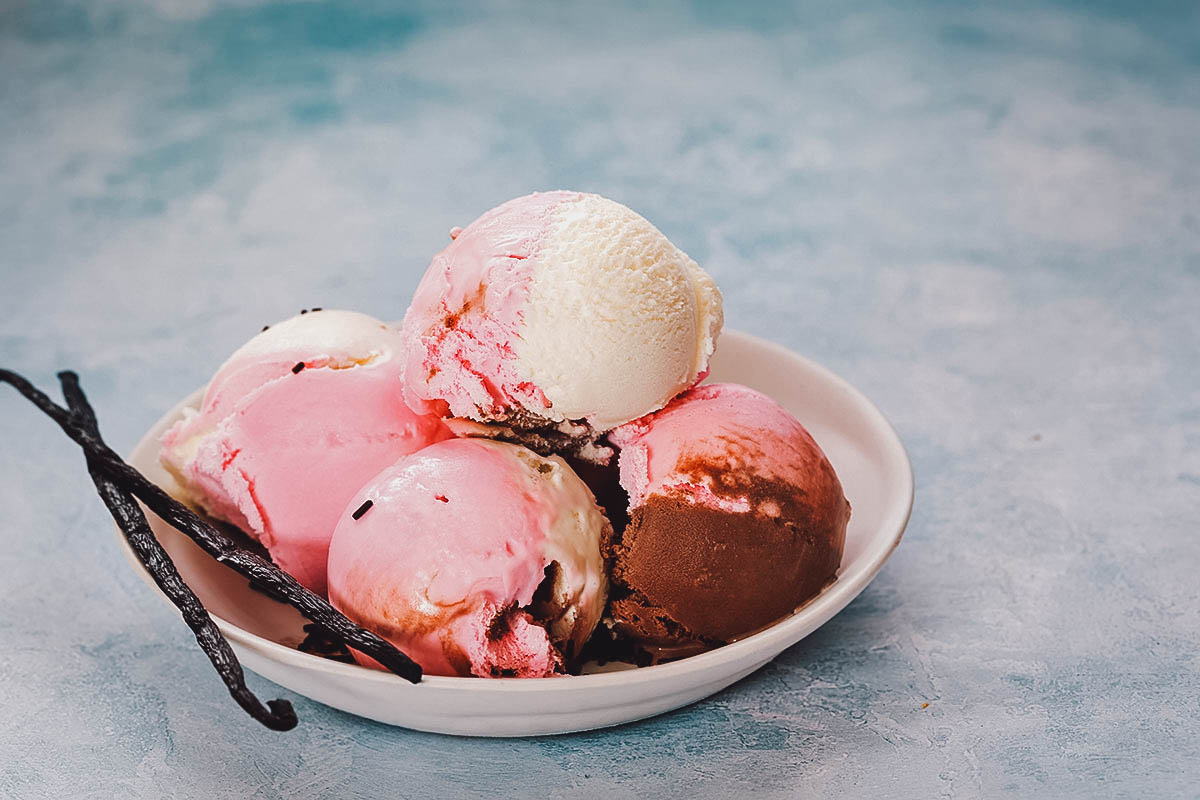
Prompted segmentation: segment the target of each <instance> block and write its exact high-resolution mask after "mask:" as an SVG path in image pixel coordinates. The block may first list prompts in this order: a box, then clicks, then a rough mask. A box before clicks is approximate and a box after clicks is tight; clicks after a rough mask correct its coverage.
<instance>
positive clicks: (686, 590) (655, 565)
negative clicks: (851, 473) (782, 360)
mask: <svg viewBox="0 0 1200 800" xmlns="http://www.w3.org/2000/svg"><path fill="white" fill-rule="evenodd" d="M609 438H610V440H611V441H612V442H613V444H615V445H616V446H617V447H619V448H620V455H619V467H620V478H621V484H622V485H623V486H624V488H625V490H626V491H627V492H628V494H629V498H630V522H629V524H628V526H627V527H626V528H625V530H624V532H623V534H622V535H621V536H620V539H619V540H618V541H616V543H615V547H614V554H615V563H614V567H613V573H612V579H613V590H612V592H613V600H612V603H611V606H610V613H611V615H612V618H613V621H614V625H615V628H616V630H617V632H618V633H620V634H622V635H624V636H626V637H629V638H631V639H633V640H634V641H637V642H639V643H641V644H642V645H644V646H645V647H646V648H647V649H649V650H652V651H653V650H659V651H661V653H662V654H663V655H665V656H667V657H670V656H672V655H686V654H687V653H689V652H698V651H699V650H703V649H707V648H708V647H712V646H716V645H720V644H723V643H725V642H728V641H730V640H732V639H735V638H738V637H740V636H743V635H746V634H748V633H751V632H753V631H755V630H758V629H760V628H763V627H765V626H767V625H769V624H771V623H773V622H775V621H777V620H778V619H780V618H782V617H784V616H786V615H788V614H790V613H791V612H792V611H793V610H795V609H796V608H797V607H798V606H800V605H801V604H803V603H804V602H805V601H806V600H808V599H810V598H811V597H812V596H813V595H815V594H816V593H818V592H819V591H820V590H821V589H822V588H823V587H824V586H825V585H826V584H827V583H829V582H830V581H832V580H833V578H834V577H835V575H836V573H837V569H838V566H839V564H840V563H841V556H842V547H843V544H844V542H845V534H846V525H847V523H848V521H849V518H850V505H849V503H847V501H846V499H845V496H844V495H843V493H842V487H841V484H840V482H839V481H838V478H837V475H836V474H835V473H834V470H833V467H832V466H831V465H830V463H829V461H828V459H827V458H826V457H825V455H824V453H822V451H821V449H820V447H818V446H817V443H816V442H815V441H814V440H813V438H812V437H811V436H810V435H809V434H808V432H807V431H806V430H805V429H804V427H803V426H802V425H801V424H800V423H799V422H797V421H796V419H795V418H793V417H792V416H791V415H790V414H788V413H787V411H786V410H784V409H783V408H782V407H781V406H780V405H778V404H777V403H775V402H774V401H773V400H771V399H770V398H768V397H767V396H765V395H763V394H761V393H759V392H756V391H754V390H752V389H749V388H747V387H745V386H740V385H736V384H711V385H705V386H700V387H697V388H695V389H692V390H691V391H689V392H687V393H685V394H683V395H681V396H680V397H679V398H677V399H676V400H674V401H673V402H672V403H671V404H670V405H668V406H667V407H666V408H665V409H663V410H662V411H659V412H657V413H655V414H651V415H649V416H647V417H645V418H643V419H640V420H637V421H635V422H632V423H630V424H628V425H625V426H623V427H621V428H618V429H616V430H614V431H612V432H611V433H610V434H609Z"/></svg>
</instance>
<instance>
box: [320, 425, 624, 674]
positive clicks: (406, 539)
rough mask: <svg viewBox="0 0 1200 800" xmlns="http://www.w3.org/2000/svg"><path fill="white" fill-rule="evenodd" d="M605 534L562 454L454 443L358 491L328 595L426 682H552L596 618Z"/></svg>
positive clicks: (603, 590)
mask: <svg viewBox="0 0 1200 800" xmlns="http://www.w3.org/2000/svg"><path fill="white" fill-rule="evenodd" d="M610 536H611V527H610V526H609V524H608V520H607V519H606V518H605V517H604V515H603V513H602V512H601V511H600V510H599V509H598V508H597V506H596V503H595V500H594V499H593V497H592V495H591V492H589V491H588V489H587V487H586V486H585V485H584V484H583V482H582V481H581V480H580V479H579V478H578V477H577V476H576V475H575V474H574V473H573V472H572V471H571V470H570V468H569V467H568V466H567V465H566V463H565V462H564V461H563V460H562V459H561V458H558V457H557V456H555V457H550V458H544V457H542V456H539V455H537V454H536V453H534V452H532V451H531V450H528V449H526V448H524V447H521V446H519V445H515V444H509V443H506V442H496V441H490V440H485V439H452V440H449V441H445V442H440V443H438V444H434V445H431V446H430V447H427V448H425V449H424V450H421V451H420V452H418V453H415V454H413V455H410V456H408V457H407V458H404V459H401V460H400V461H399V462H398V463H396V464H395V465H394V466H392V467H389V468H388V469H386V470H384V471H383V472H382V473H381V474H380V475H379V476H378V477H376V478H375V479H374V480H372V481H371V482H370V483H369V484H368V485H367V486H366V487H365V488H363V490H362V491H360V492H359V493H358V494H357V495H355V497H354V499H353V500H352V501H351V502H350V504H349V505H348V506H347V508H346V509H345V511H344V512H343V514H342V517H341V520H340V521H339V522H338V525H337V530H336V532H335V533H334V536H333V542H332V544H331V546H330V551H329V599H330V602H332V603H333V605H334V606H336V607H337V608H338V610H340V611H341V612H342V613H343V614H345V615H346V616H348V617H349V618H350V619H352V620H354V621H355V622H357V623H358V624H360V625H362V626H364V627H366V628H369V629H370V630H373V631H375V632H376V633H378V634H379V635H381V636H383V637H384V638H386V639H388V640H389V641H391V642H393V643H394V644H395V645H396V646H397V647H399V648H401V649H402V650H404V651H405V652H406V653H408V654H409V655H410V656H412V657H413V658H414V659H415V660H416V661H417V662H418V663H419V664H420V665H421V667H422V668H423V669H424V670H425V672H426V673H428V674H431V675H458V676H464V677H465V676H471V675H476V676H481V677H548V676H551V675H556V674H561V673H562V672H563V671H564V670H565V669H567V668H569V666H570V664H571V662H572V659H573V658H574V656H575V655H576V654H577V653H578V652H579V650H580V649H581V648H582V646H583V644H584V642H586V641H587V639H588V637H589V636H590V635H591V633H592V630H593V628H595V626H596V623H597V622H598V621H599V619H600V616H601V613H602V612H603V609H604V603H605V599H606V595H607V578H606V574H605V569H604V567H605V565H604V558H603V555H602V550H603V547H604V546H606V544H607V539H608V538H609V537H610ZM355 657H356V658H358V660H359V661H360V662H361V663H364V664H369V665H370V664H373V662H372V661H371V659H369V658H368V657H366V656H363V655H361V654H358V653H356V654H355Z"/></svg>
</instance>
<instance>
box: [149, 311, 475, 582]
mask: <svg viewBox="0 0 1200 800" xmlns="http://www.w3.org/2000/svg"><path fill="white" fill-rule="evenodd" d="M399 353H400V333H399V331H398V330H396V329H395V328H392V327H389V326H387V325H385V324H383V323H382V322H380V321H379V320H377V319H374V318H372V317H369V316H367V315H365V314H358V313H354V312H350V311H314V312H310V313H306V314H302V315H300V316H296V317H293V318H292V319H289V320H287V321H285V322H282V323H279V324H277V325H273V326H271V327H270V328H269V329H268V330H265V331H263V332H262V333H260V334H259V335H258V336H255V337H254V338H253V339H251V340H250V341H249V342H247V343H246V344H245V345H243V346H242V347H241V348H240V349H239V350H238V351H237V352H235V353H234V354H233V355H232V356H231V357H230V358H229V360H228V361H226V362H225V363H224V364H223V365H222V366H221V368H220V369H218V370H217V373H216V374H215V375H214V376H213V378H212V380H211V381H210V382H209V385H208V389H207V390H206V391H205V394H204V399H203V401H202V402H201V405H200V408H199V409H198V410H190V409H189V410H188V411H186V412H185V416H184V418H183V419H182V420H180V421H179V422H178V423H176V424H175V425H174V426H173V427H171V428H170V429H169V430H168V431H167V432H166V433H165V434H164V435H163V438H162V451H161V453H160V460H161V461H162V464H163V465H164V466H165V467H166V468H167V470H168V471H170V472H171V473H172V474H173V475H174V476H175V478H176V480H177V481H178V483H179V484H180V487H181V489H182V491H183V493H184V496H185V499H186V500H188V501H189V502H191V503H192V504H194V505H197V506H199V507H201V508H203V509H204V510H205V511H206V512H207V513H209V514H210V515H212V516H213V517H216V518H218V519H222V520H225V521H227V522H230V523H232V524H234V525H236V526H238V527H239V528H241V529H242V530H244V531H246V532H247V533H248V534H250V535H251V536H252V537H254V538H255V539H257V540H259V541H260V542H261V543H262V544H263V545H264V546H265V547H266V548H267V550H268V551H269V552H270V554H271V557H272V558H273V559H274V560H275V561H276V563H278V564H279V566H280V567H282V568H283V569H284V570H286V571H287V572H289V573H290V574H291V575H292V576H293V577H295V578H296V580H298V581H300V583H302V584H304V585H305V586H307V587H308V588H310V589H312V590H313V591H315V592H319V593H322V594H323V593H324V592H325V564H326V558H327V554H328V549H329V538H330V536H331V535H332V534H333V529H334V526H335V525H336V524H337V520H338V517H339V515H340V514H341V512H342V509H343V508H344V507H345V505H346V503H347V502H349V500H350V497H351V496H352V495H353V494H354V493H355V492H357V491H358V490H359V489H360V488H362V485H363V484H364V483H366V481H367V480H369V479H370V478H371V477H372V476H374V475H375V474H376V473H378V472H379V470H381V469H383V468H384V467H385V466H387V465H389V464H392V463H394V462H395V461H396V459H398V458H400V457H401V456H404V455H407V454H408V453H411V452H413V451H414V450H418V449H420V448H422V447H424V446H425V445H427V444H430V443H431V442H435V441H438V440H441V439H444V438H447V437H449V436H450V435H451V434H450V432H449V430H447V429H446V427H445V426H444V425H443V424H442V422H441V421H440V420H439V419H438V418H437V417H435V416H430V415H423V414H418V413H416V412H414V411H412V410H411V409H410V408H409V407H408V406H407V405H406V404H405V402H404V399H403V384H402V377H401V374H402V370H401V363H400V360H399Z"/></svg>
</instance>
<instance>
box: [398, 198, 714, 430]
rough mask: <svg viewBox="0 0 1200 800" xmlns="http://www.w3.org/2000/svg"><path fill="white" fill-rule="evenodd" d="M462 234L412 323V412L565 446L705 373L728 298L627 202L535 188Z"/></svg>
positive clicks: (441, 260)
mask: <svg viewBox="0 0 1200 800" xmlns="http://www.w3.org/2000/svg"><path fill="white" fill-rule="evenodd" d="M451 236H452V237H453V241H452V242H451V243H450V245H449V246H448V247H446V249H444V250H443V251H442V252H440V253H438V254H437V255H436V256H435V257H434V259H433V262H432V263H431V264H430V266H429V269H428V271H427V272H426V273H425V276H424V278H422V280H421V282H420V284H419V286H418V287H417V290H416V294H415V295H414V297H413V300H412V304H411V305H410V306H409V308H408V312H407V314H406V316H405V318H404V323H403V331H404V336H405V372H406V390H405V391H406V397H407V399H408V401H409V404H410V405H411V406H412V407H413V408H414V409H417V410H419V411H425V412H437V413H442V414H446V415H450V416H453V417H456V418H460V419H462V420H472V421H475V422H480V423H493V427H492V428H490V429H476V430H475V431H473V432H475V433H483V434H484V435H487V434H489V433H490V434H492V435H498V436H500V437H501V438H504V437H508V438H511V439H514V440H518V441H523V442H525V443H527V444H529V445H530V446H531V447H534V448H537V449H540V450H542V451H549V450H554V449H566V448H565V445H566V444H569V443H571V442H575V443H579V442H585V441H588V440H590V439H591V438H593V437H594V436H595V435H596V434H598V433H602V432H604V431H606V430H609V429H610V428H613V427H615V426H617V425H620V424H622V423H625V422H628V421H630V420H632V419H636V418H637V417H640V416H642V415H644V414H646V413H648V412H651V411H654V410H656V409H659V408H662V407H663V406H664V405H666V403H667V402H668V401H669V400H670V399H671V398H672V397H674V396H675V395H677V394H679V393H680V392H681V391H683V390H685V389H687V388H688V387H690V386H692V385H694V384H695V383H696V382H697V381H698V380H699V379H700V378H701V377H702V376H703V374H704V373H705V371H706V370H707V367H708V359H709V356H710V355H711V354H712V352H713V347H714V344H715V342H716V339H717V335H718V333H719V332H720V328H721V319H722V316H721V295H720V293H719V292H718V291H717V288H716V286H715V284H714V283H713V281H712V279H711V278H709V276H708V275H707V274H706V273H705V272H704V271H703V270H702V269H700V267H699V266H697V265H696V262H694V261H693V260H692V259H691V258H689V257H688V256H687V254H685V253H684V252H683V251H681V250H680V249H679V248H677V247H675V246H674V245H673V244H671V242H670V241H668V240H667V238H666V237H665V236H664V235H663V234H662V233H661V232H659V230H658V229H657V228H655V227H654V226H653V225H651V224H650V223H649V222H647V221H646V220H645V219H644V218H642V217H641V216H639V215H638V214H636V213H635V212H633V211H631V210H630V209H628V208H626V207H625V206H623V205H621V204H620V203H616V202H614V201H612V200H608V199H606V198H603V197H600V196H598V195H594V194H580V193H577V192H565V191H556V192H545V193H538V194H531V195H527V196H525V197H518V198H517V199H515V200H510V201H509V202H507V203H505V204H503V205H501V206H498V207H497V208H494V209H492V210H491V211H488V212H487V213H485V214H484V215H483V216H481V217H480V218H479V219H477V220H475V221H474V222H472V223H471V224H470V225H468V226H467V227H466V228H463V229H461V230H458V229H456V230H455V231H453V232H452V233H451Z"/></svg>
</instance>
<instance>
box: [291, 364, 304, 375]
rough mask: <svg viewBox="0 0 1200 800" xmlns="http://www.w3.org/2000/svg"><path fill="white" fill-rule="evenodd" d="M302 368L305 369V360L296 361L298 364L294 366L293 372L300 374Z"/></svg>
mask: <svg viewBox="0 0 1200 800" xmlns="http://www.w3.org/2000/svg"><path fill="white" fill-rule="evenodd" d="M302 369H304V362H303V361H298V362H296V366H294V367H292V374H293V375H299V374H300V371H301V370H302Z"/></svg>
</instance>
